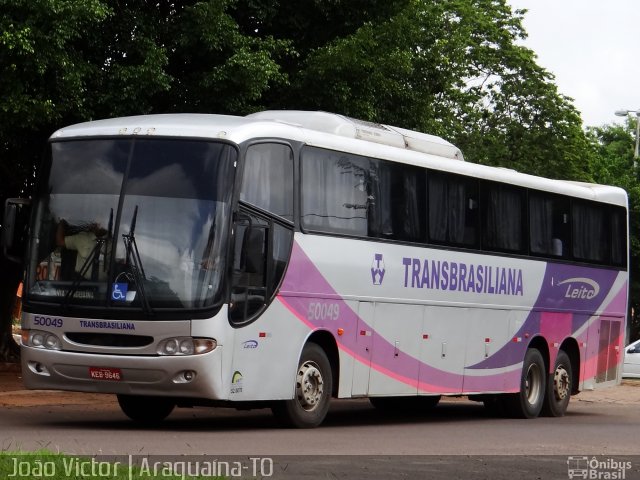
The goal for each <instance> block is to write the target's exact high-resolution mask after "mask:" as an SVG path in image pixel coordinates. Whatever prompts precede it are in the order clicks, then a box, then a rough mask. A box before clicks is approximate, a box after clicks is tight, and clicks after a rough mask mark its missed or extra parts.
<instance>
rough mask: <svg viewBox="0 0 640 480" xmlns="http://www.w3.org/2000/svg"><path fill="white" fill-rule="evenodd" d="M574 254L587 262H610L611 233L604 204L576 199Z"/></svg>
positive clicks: (573, 211) (573, 215) (573, 213)
mask: <svg viewBox="0 0 640 480" xmlns="http://www.w3.org/2000/svg"><path fill="white" fill-rule="evenodd" d="M571 213H572V219H571V221H572V224H573V256H574V258H576V259H577V260H585V261H587V262H595V263H608V262H609V252H610V249H611V234H610V233H609V232H608V231H607V223H606V210H605V208H604V207H603V206H602V205H596V204H590V203H588V202H584V201H579V200H576V201H574V202H573V208H572V212H571Z"/></svg>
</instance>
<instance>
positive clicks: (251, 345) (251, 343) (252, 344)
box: [242, 340, 258, 349]
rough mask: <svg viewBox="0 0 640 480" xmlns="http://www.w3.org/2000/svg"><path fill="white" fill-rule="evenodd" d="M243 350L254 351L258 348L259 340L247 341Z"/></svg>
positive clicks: (243, 344) (243, 343)
mask: <svg viewBox="0 0 640 480" xmlns="http://www.w3.org/2000/svg"><path fill="white" fill-rule="evenodd" d="M242 348H244V349H247V348H248V349H254V348H258V341H257V340H247V341H246V342H242Z"/></svg>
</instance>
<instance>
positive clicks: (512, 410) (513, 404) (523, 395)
mask: <svg viewBox="0 0 640 480" xmlns="http://www.w3.org/2000/svg"><path fill="white" fill-rule="evenodd" d="M546 384H547V372H546V369H545V366H544V359H543V358H542V354H541V353H540V351H539V350H537V349H535V348H530V349H528V350H527V353H526V354H525V356H524V362H523V365H522V375H521V377H520V391H519V392H518V393H514V394H509V395H505V397H504V403H505V406H506V407H507V411H508V412H509V414H510V415H511V416H512V417H515V418H536V417H537V416H538V415H540V411H541V410H542V405H543V403H544V398H545V390H546V389H545V387H546Z"/></svg>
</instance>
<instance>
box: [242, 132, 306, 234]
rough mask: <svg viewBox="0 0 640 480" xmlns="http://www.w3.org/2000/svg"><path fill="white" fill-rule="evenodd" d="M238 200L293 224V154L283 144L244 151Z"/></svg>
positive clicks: (266, 145) (260, 146) (267, 145)
mask: <svg viewBox="0 0 640 480" xmlns="http://www.w3.org/2000/svg"><path fill="white" fill-rule="evenodd" d="M240 200H242V201H244V202H247V203H250V204H251V205H255V206H256V207H259V208H261V209H262V210H265V211H267V212H269V213H272V214H274V215H278V216H279V217H282V218H284V219H286V220H288V221H290V222H293V152H292V151H291V149H290V148H289V147H288V146H287V145H282V144H277V143H264V144H258V145H253V146H251V147H249V148H248V149H247V154H246V157H245V164H244V173H243V177H242V188H241V190H240Z"/></svg>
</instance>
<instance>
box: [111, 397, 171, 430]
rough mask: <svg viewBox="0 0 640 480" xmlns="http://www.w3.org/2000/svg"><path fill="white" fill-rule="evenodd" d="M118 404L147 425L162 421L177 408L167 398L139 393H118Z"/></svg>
mask: <svg viewBox="0 0 640 480" xmlns="http://www.w3.org/2000/svg"><path fill="white" fill-rule="evenodd" d="M118 404H120V408H121V409H122V411H123V412H124V414H125V415H126V416H127V417H129V418H130V419H131V420H133V421H134V422H138V423H142V424H145V425H154V424H158V423H160V422H162V420H164V419H165V418H167V417H168V416H169V414H171V412H172V411H173V409H174V408H175V403H173V402H172V401H171V400H169V399H167V398H162V397H143V396H137V395H118Z"/></svg>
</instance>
